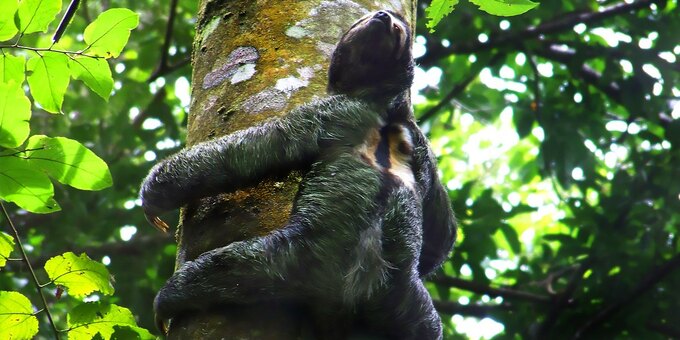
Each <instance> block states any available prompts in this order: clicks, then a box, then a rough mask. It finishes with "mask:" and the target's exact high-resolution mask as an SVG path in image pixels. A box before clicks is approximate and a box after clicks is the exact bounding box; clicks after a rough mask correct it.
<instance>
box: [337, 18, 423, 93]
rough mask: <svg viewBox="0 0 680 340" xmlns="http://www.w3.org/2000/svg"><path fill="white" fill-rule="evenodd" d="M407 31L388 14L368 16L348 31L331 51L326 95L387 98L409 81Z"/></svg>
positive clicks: (410, 66)
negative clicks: (327, 93)
mask: <svg viewBox="0 0 680 340" xmlns="http://www.w3.org/2000/svg"><path fill="white" fill-rule="evenodd" d="M413 67H414V63H413V55H412V53H411V30H410V29H409V25H408V23H406V22H405V21H404V18H403V17H402V16H401V15H399V14H397V13H395V12H392V11H388V10H383V11H377V12H373V13H370V14H368V15H366V16H364V17H363V18H361V19H359V20H358V21H357V22H355V23H354V25H352V27H350V28H349V30H348V31H347V32H345V34H343V36H342V38H340V42H338V45H337V46H336V48H335V51H334V52H333V55H332V57H331V65H330V69H329V71H328V92H329V93H330V94H347V95H351V96H358V97H369V98H370V97H376V98H389V97H394V96H396V95H398V94H401V93H402V92H404V91H405V90H407V89H409V87H410V86H411V83H412V82H413Z"/></svg>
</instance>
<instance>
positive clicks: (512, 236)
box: [500, 223, 522, 255]
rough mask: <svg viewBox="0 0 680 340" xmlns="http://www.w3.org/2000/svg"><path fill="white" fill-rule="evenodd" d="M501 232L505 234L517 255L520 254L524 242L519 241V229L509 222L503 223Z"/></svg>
mask: <svg viewBox="0 0 680 340" xmlns="http://www.w3.org/2000/svg"><path fill="white" fill-rule="evenodd" d="M500 229H501V232H502V233H503V236H505V240H506V241H507V242H508V245H509V246H510V249H511V250H512V252H513V253H515V255H520V253H521V251H522V244H521V243H520V242H519V235H517V230H515V228H513V227H511V226H510V225H508V224H507V223H501V228H500Z"/></svg>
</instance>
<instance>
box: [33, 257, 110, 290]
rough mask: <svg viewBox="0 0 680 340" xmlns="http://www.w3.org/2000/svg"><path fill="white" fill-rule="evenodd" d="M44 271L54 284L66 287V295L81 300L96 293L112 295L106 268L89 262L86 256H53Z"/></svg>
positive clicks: (91, 261)
mask: <svg viewBox="0 0 680 340" xmlns="http://www.w3.org/2000/svg"><path fill="white" fill-rule="evenodd" d="M45 271H46V272H47V275H48V276H49V277H50V280H52V281H54V283H55V284H58V285H62V286H64V287H66V289H67V290H68V293H69V294H71V295H72V296H75V297H77V298H82V297H85V296H87V295H89V294H90V293H92V292H95V291H98V292H101V293H102V294H104V295H112V294H113V286H112V285H111V280H110V276H109V271H108V270H107V269H106V267H105V266H104V265H103V264H101V263H99V262H97V261H93V260H91V259H90V258H89V257H88V256H87V254H85V253H83V254H81V255H80V257H78V256H76V254H74V253H72V252H67V253H64V254H62V255H59V256H55V257H53V258H51V259H49V260H47V262H46V263H45Z"/></svg>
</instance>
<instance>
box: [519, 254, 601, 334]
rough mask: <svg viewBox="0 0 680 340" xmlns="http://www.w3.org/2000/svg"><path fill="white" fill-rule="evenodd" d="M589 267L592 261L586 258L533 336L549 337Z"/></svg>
mask: <svg viewBox="0 0 680 340" xmlns="http://www.w3.org/2000/svg"><path fill="white" fill-rule="evenodd" d="M589 267H590V261H588V260H586V261H585V262H584V263H582V264H580V265H579V267H578V268H577V269H576V270H574V272H573V273H572V274H571V277H570V278H569V283H568V284H567V287H566V288H565V289H564V291H563V292H562V293H561V294H560V295H559V297H558V298H557V299H556V301H555V302H554V304H553V306H552V308H551V309H550V312H549V313H548V316H546V317H545V319H544V320H543V322H542V323H541V325H540V327H539V328H538V330H537V332H536V334H534V336H533V338H535V339H548V338H549V336H548V333H549V330H550V328H551V327H552V326H553V325H554V324H555V322H556V321H557V318H558V317H559V316H560V314H562V312H563V311H564V308H565V307H567V306H568V305H569V304H570V303H571V300H572V299H573V296H574V292H575V291H576V287H578V284H579V283H580V282H581V280H582V279H583V274H584V273H585V272H586V270H588V268H589Z"/></svg>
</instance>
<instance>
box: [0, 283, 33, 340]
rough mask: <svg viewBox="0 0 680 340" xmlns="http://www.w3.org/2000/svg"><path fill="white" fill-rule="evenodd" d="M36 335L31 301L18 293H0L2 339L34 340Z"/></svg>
mask: <svg viewBox="0 0 680 340" xmlns="http://www.w3.org/2000/svg"><path fill="white" fill-rule="evenodd" d="M36 334H38V319H37V318H36V317H35V316H34V315H33V307H32V306H31V301H29V300H28V298H27V297H25V296H24V295H22V294H21V293H18V292H7V291H0V339H12V340H14V339H32V338H33V337H34V336H35V335H36Z"/></svg>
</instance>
